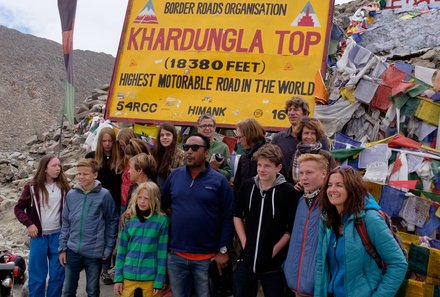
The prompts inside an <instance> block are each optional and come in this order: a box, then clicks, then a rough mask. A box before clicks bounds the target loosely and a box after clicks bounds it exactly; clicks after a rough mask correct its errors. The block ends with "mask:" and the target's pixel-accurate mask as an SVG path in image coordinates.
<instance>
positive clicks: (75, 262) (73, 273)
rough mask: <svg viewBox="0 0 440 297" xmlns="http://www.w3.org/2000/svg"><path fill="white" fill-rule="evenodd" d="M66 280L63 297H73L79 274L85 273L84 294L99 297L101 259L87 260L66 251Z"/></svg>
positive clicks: (68, 250) (89, 296)
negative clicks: (82, 271) (83, 271)
mask: <svg viewBox="0 0 440 297" xmlns="http://www.w3.org/2000/svg"><path fill="white" fill-rule="evenodd" d="M66 257H67V261H66V278H65V279H64V287H63V297H75V296H76V289H77V288H78V280H79V273H80V272H81V270H83V269H85V271H86V292H87V296H88V297H99V277H100V275H101V267H102V259H100V258H88V257H84V256H81V255H80V254H77V253H75V252H73V251H71V250H70V249H67V255H66Z"/></svg>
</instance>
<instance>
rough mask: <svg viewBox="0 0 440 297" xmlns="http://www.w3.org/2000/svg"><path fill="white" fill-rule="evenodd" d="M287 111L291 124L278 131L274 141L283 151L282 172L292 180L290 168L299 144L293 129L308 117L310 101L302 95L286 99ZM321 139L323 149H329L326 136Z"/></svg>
mask: <svg viewBox="0 0 440 297" xmlns="http://www.w3.org/2000/svg"><path fill="white" fill-rule="evenodd" d="M286 113H287V117H288V118H289V122H290V124H291V126H290V127H289V128H288V129H287V130H285V131H281V132H279V133H277V134H276V135H275V136H274V137H273V139H272V143H273V144H276V145H278V146H279V147H280V148H281V151H282V153H283V156H284V159H283V168H282V169H281V173H282V174H283V175H284V176H285V177H286V178H287V179H288V180H289V181H292V176H291V173H290V170H289V168H291V165H292V158H293V156H294V155H295V152H296V147H297V145H298V139H297V138H296V137H295V135H294V133H293V130H294V129H295V126H296V125H298V124H299V123H300V122H301V121H302V119H304V118H308V116H309V114H310V107H309V103H308V102H307V101H306V100H304V99H303V98H302V97H300V96H294V97H292V98H290V99H289V100H287V101H286ZM319 141H320V142H321V144H322V149H323V150H325V151H328V150H329V143H328V139H327V137H326V136H323V137H322V138H321V139H319Z"/></svg>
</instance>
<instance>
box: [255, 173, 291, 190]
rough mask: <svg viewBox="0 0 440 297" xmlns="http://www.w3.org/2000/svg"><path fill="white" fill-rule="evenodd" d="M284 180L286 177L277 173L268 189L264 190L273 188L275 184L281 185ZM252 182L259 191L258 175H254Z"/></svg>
mask: <svg viewBox="0 0 440 297" xmlns="http://www.w3.org/2000/svg"><path fill="white" fill-rule="evenodd" d="M285 182H287V181H286V178H285V177H284V175H282V174H281V173H278V174H277V177H276V178H275V181H274V182H273V184H272V186H271V187H270V188H269V189H267V190H266V191H269V190H270V189H272V188H275V187H276V186H278V185H281V184H283V183H285ZM254 183H255V185H256V186H257V188H258V189H259V190H260V191H261V189H260V178H259V177H258V175H256V176H254Z"/></svg>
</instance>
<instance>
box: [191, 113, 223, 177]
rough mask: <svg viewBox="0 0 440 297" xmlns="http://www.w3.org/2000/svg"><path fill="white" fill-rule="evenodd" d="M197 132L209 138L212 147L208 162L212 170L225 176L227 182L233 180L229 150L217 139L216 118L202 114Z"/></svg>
mask: <svg viewBox="0 0 440 297" xmlns="http://www.w3.org/2000/svg"><path fill="white" fill-rule="evenodd" d="M197 124H198V126H197V132H199V133H200V134H202V135H205V136H206V137H208V138H209V141H210V147H209V154H208V158H207V161H208V162H209V165H211V168H212V169H215V170H217V171H218V172H220V173H221V174H223V175H224V176H225V177H226V179H227V180H229V179H230V178H231V164H230V154H229V148H228V146H227V145H226V143H224V142H223V141H220V140H218V139H216V138H215V128H216V122H215V118H214V116H212V115H210V114H207V113H205V114H202V115H201V116H200V117H199V119H198V121H197Z"/></svg>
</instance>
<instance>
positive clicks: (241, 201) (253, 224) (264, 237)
mask: <svg viewBox="0 0 440 297" xmlns="http://www.w3.org/2000/svg"><path fill="white" fill-rule="evenodd" d="M298 199H299V195H298V193H297V192H296V190H295V189H294V188H293V186H292V185H291V184H290V183H287V182H286V180H285V178H284V176H283V175H281V174H279V175H278V176H277V179H276V180H275V182H274V185H273V186H272V188H270V189H268V190H267V191H261V190H260V187H259V179H258V176H255V177H254V178H253V179H249V180H247V181H246V182H245V183H244V184H243V185H242V186H241V187H240V189H239V190H238V192H237V197H236V206H235V211H234V217H238V218H241V219H242V220H243V221H244V222H245V232H246V238H247V239H246V246H245V248H244V250H242V253H241V259H242V260H243V261H244V262H245V263H246V264H247V265H248V266H249V267H250V269H252V271H254V272H255V273H264V272H270V271H276V270H280V269H281V264H282V263H283V261H284V260H285V258H286V256H287V250H288V244H287V245H286V246H285V247H284V248H283V249H282V250H281V251H280V252H279V253H278V254H277V255H275V257H274V258H272V251H273V247H274V246H275V244H276V243H277V242H278V241H279V240H280V239H281V237H282V236H283V235H284V234H285V233H289V234H290V233H291V232H292V227H293V221H294V219H295V213H296V207H297V203H298ZM262 208H263V210H262V211H261V209H262ZM257 248H258V249H257Z"/></svg>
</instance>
